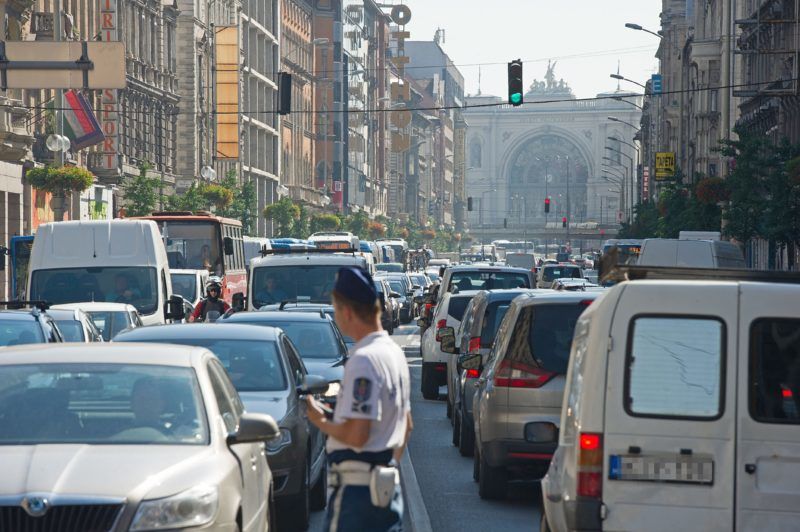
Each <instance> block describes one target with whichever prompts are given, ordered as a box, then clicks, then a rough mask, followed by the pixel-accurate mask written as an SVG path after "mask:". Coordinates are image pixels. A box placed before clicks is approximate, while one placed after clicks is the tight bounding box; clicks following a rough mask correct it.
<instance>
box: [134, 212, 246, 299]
mask: <svg viewBox="0 0 800 532" xmlns="http://www.w3.org/2000/svg"><path fill="white" fill-rule="evenodd" d="M142 219H145V220H153V221H155V222H156V223H157V224H158V227H159V229H160V230H161V236H162V237H163V238H164V247H166V249H167V258H168V261H169V267H170V269H171V270H207V271H208V273H209V275H211V276H216V277H219V278H221V279H222V282H221V283H220V284H222V297H223V298H224V299H225V301H227V302H228V303H229V304H230V303H232V301H231V300H232V297H233V294H236V293H238V292H241V293H242V294H247V270H246V261H245V256H244V243H243V239H242V222H240V221H239V220H233V219H231V218H222V217H220V216H214V215H213V214H211V213H209V212H202V211H201V212H183V211H180V212H155V213H153V215H152V216H143V217H142Z"/></svg>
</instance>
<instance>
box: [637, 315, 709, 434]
mask: <svg viewBox="0 0 800 532" xmlns="http://www.w3.org/2000/svg"><path fill="white" fill-rule="evenodd" d="M724 333H725V325H724V324H723V323H722V321H721V320H718V319H714V318H674V317H667V316H647V317H640V318H637V319H636V320H634V322H633V325H632V327H631V332H630V335H631V337H630V340H629V342H628V345H629V352H628V357H627V361H626V369H625V374H626V375H625V410H626V411H627V412H628V413H629V414H631V415H638V416H644V417H678V418H698V419H716V418H718V417H719V416H721V415H722V374H723V370H724V365H723V361H722V357H723V353H724V338H725V336H724Z"/></svg>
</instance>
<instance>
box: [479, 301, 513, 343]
mask: <svg viewBox="0 0 800 532" xmlns="http://www.w3.org/2000/svg"><path fill="white" fill-rule="evenodd" d="M509 306H511V303H510V302H509V301H495V302H493V303H490V304H489V306H487V307H486V312H485V313H484V315H483V323H482V324H481V347H492V342H494V338H495V336H497V329H499V328H500V322H501V321H503V317H504V316H505V315H506V311H508V307H509Z"/></svg>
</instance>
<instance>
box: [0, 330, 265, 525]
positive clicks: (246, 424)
mask: <svg viewBox="0 0 800 532" xmlns="http://www.w3.org/2000/svg"><path fill="white" fill-rule="evenodd" d="M23 405H24V407H23V408H21V406H23ZM0 426H2V427H3V430H2V431H0V446H1V447H2V451H3V452H2V453H0V468H2V471H3V475H2V476H0V523H14V525H13V530H15V531H16V530H20V531H22V530H81V531H86V532H90V531H101V530H102V531H114V532H116V531H128V530H131V531H136V530H166V529H170V530H173V529H184V528H190V527H191V528H192V530H198V529H204V530H206V529H208V530H214V531H226V532H233V531H239V530H241V531H259V532H260V531H263V530H266V529H267V528H268V527H269V522H270V518H271V514H270V511H271V509H270V501H271V500H272V494H271V486H272V475H271V472H270V469H269V466H268V465H267V460H266V455H265V452H264V442H266V441H269V440H272V439H274V438H276V437H277V436H278V435H279V430H278V426H277V425H276V423H275V421H274V420H273V419H272V418H271V417H269V416H267V415H264V414H247V413H245V412H244V407H243V405H242V401H241V400H240V399H239V395H238V394H237V393H236V390H235V389H234V387H233V384H232V383H231V381H230V379H229V378H228V376H227V374H226V373H225V369H224V368H223V367H222V364H220V362H219V360H218V359H217V358H216V357H215V356H214V355H213V354H212V353H211V352H210V351H208V350H206V349H201V348H196V347H186V346H175V345H162V344H146V345H144V344H124V345H122V344H119V345H117V344H61V345H52V346H44V345H37V346H31V347H15V348H8V349H6V350H4V352H3V357H2V359H0Z"/></svg>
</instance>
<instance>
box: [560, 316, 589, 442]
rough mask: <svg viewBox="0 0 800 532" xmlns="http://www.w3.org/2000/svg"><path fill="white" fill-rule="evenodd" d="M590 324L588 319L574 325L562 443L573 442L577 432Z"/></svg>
mask: <svg viewBox="0 0 800 532" xmlns="http://www.w3.org/2000/svg"><path fill="white" fill-rule="evenodd" d="M591 324H592V322H591V320H590V319H587V318H582V319H580V320H578V323H577V324H576V325H575V337H574V339H573V341H572V345H573V348H574V352H575V354H574V355H573V358H572V373H571V374H570V378H569V383H568V385H567V388H566V390H565V393H566V394H567V406H566V410H565V414H566V417H565V419H564V426H563V427H561V436H562V438H563V440H562V441H564V442H573V441H575V436H576V435H577V431H578V429H577V427H578V422H579V420H580V401H579V400H578V399H579V398H580V396H581V394H582V393H583V368H584V365H585V362H586V355H587V353H588V352H589V331H590V330H591Z"/></svg>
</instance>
